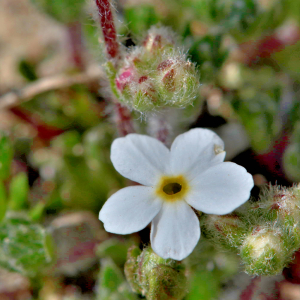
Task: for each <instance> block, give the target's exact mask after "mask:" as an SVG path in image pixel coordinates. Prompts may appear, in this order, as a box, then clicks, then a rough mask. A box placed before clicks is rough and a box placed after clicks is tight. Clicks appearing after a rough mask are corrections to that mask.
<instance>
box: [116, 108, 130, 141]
mask: <svg viewBox="0 0 300 300" xmlns="http://www.w3.org/2000/svg"><path fill="white" fill-rule="evenodd" d="M115 114H116V124H117V128H118V132H119V135H120V136H125V135H127V134H129V133H133V132H134V131H135V130H134V128H133V124H132V120H131V114H130V111H129V110H128V108H127V107H125V106H122V105H121V104H120V103H115Z"/></svg>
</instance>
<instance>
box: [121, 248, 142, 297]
mask: <svg viewBox="0 0 300 300" xmlns="http://www.w3.org/2000/svg"><path fill="white" fill-rule="evenodd" d="M140 254H141V250H140V249H139V248H138V247H137V246H132V247H130V248H129V249H128V252H127V261H126V263H125V266H124V272H125V275H126V279H127V281H128V282H129V284H130V286H131V289H132V290H133V291H134V292H135V293H139V294H141V293H142V289H141V287H140V285H139V278H138V256H139V255H140Z"/></svg>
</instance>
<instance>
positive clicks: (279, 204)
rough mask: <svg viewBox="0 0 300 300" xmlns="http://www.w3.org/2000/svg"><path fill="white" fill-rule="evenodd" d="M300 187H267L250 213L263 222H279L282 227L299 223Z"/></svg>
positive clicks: (252, 206)
mask: <svg viewBox="0 0 300 300" xmlns="http://www.w3.org/2000/svg"><path fill="white" fill-rule="evenodd" d="M299 203H300V186H299V185H297V186H294V187H291V188H285V187H280V186H271V185H270V186H269V187H268V188H265V189H264V190H263V191H262V193H261V194H260V199H259V201H257V202H255V203H253V204H252V205H251V208H250V211H251V212H253V214H254V215H257V216H258V217H262V218H263V219H264V220H265V221H271V222H274V221H276V222H281V223H282V225H283V226H286V225H288V224H290V225H293V224H295V223H297V222H300V207H299Z"/></svg>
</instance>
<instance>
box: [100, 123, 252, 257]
mask: <svg viewBox="0 0 300 300" xmlns="http://www.w3.org/2000/svg"><path fill="white" fill-rule="evenodd" d="M223 149H224V143H223V141H222V140H221V139H220V138H219V137H218V136H217V135H216V134H215V133H214V132H212V131H210V130H208V129H200V128H196V129H192V130H190V131H188V132H186V133H184V134H181V135H179V136H178V137H177V138H176V139H175V141H174V142H173V144H172V146H171V149H170V150H169V149H168V148H167V147H166V146H165V145H164V144H162V143H161V142H160V141H158V140H156V139H154V138H152V137H149V136H144V135H139V134H129V135H127V136H126V137H124V138H118V139H116V140H115V141H114V142H113V144H112V147H111V161H112V163H113V165H114V167H115V168H116V170H117V171H118V172H119V173H120V174H122V175H123V176H124V177H126V178H129V179H131V180H133V181H136V182H138V183H140V184H142V185H143V186H131V187H126V188H123V189H121V190H119V191H118V192H116V193H115V194H113V195H112V196H111V197H110V198H109V199H108V200H107V202H106V203H105V204H104V206H103V208H102V209H101V211H100V214H99V218H100V220H101V221H102V222H103V223H104V227H105V229H106V230H107V231H108V232H112V233H117V234H130V233H133V232H136V231H139V230H141V229H143V228H145V227H146V226H147V225H148V224H149V223H150V222H152V223H151V236H150V239H151V245H152V248H153V250H154V251H155V252H156V253H157V254H158V255H159V256H161V257H162V258H172V259H176V260H182V259H184V258H185V257H187V256H188V255H189V254H190V253H191V252H192V251H193V249H194V247H195V246H196V245H197V243H198V240H199V238H200V225H199V220H198V218H197V216H196V214H195V212H194V211H193V209H192V208H191V206H192V207H193V208H195V209H196V210H199V211H202V212H204V213H207V214H217V215H223V214H228V213H230V212H232V211H233V210H234V209H236V208H237V207H238V206H240V205H241V204H243V203H244V202H246V201H247V200H248V198H249V196H250V191H251V189H252V187H253V179H252V176H251V175H250V174H249V173H247V171H246V170H245V169H244V168H243V167H241V166H239V165H237V164H235V163H232V162H224V158H225V152H224V151H223Z"/></svg>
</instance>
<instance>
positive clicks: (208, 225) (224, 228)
mask: <svg viewBox="0 0 300 300" xmlns="http://www.w3.org/2000/svg"><path fill="white" fill-rule="evenodd" d="M204 230H205V233H206V234H207V235H208V236H210V237H211V238H212V239H213V240H214V241H215V242H217V243H218V244H220V245H222V246H223V247H225V248H236V247H239V246H240V245H241V244H242V242H243V237H244V235H245V232H246V224H245V222H243V220H242V219H241V218H240V217H239V216H238V215H236V214H230V215H224V216H219V215H207V216H206V217H205V221H204Z"/></svg>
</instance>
